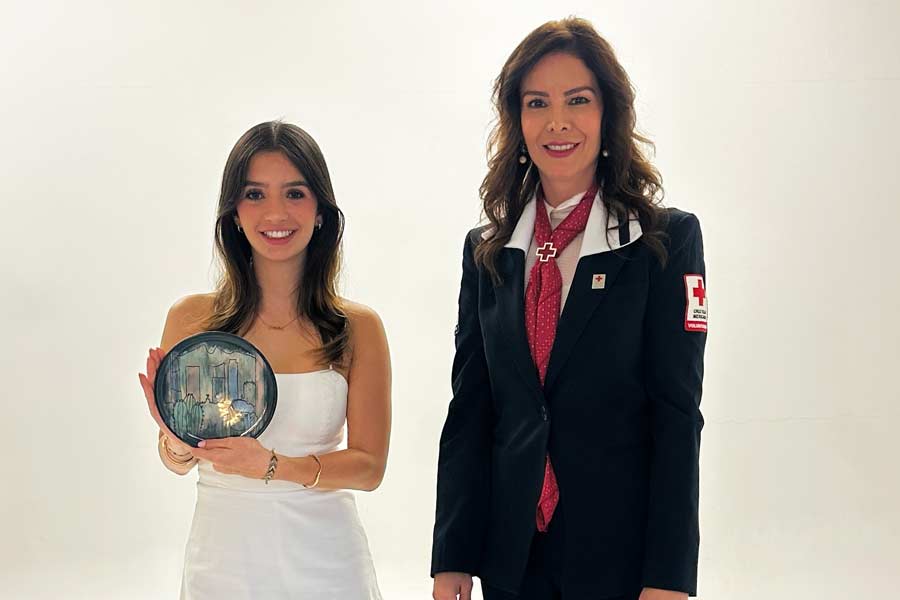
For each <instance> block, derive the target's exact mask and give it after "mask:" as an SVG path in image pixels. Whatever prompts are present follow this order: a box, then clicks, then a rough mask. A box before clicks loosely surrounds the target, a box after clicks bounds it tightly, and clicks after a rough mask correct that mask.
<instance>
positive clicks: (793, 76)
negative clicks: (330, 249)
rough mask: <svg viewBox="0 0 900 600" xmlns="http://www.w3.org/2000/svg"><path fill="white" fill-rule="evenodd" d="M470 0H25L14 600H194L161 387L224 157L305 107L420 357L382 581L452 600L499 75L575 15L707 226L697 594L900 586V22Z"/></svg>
mask: <svg viewBox="0 0 900 600" xmlns="http://www.w3.org/2000/svg"><path fill="white" fill-rule="evenodd" d="M441 4H443V3H441ZM447 4H448V5H447V6H440V5H439V4H438V3H422V2H404V3H402V4H401V3H395V4H390V5H381V4H380V3H374V2H364V1H359V2H331V3H324V2H311V1H296V0H295V1H291V2H274V1H273V2H260V3H254V2H249V1H247V2H234V1H231V2H191V3H188V2H171V1H167V2H157V1H154V2H150V1H145V2H141V3H138V2H119V3H105V2H104V3H101V2H96V1H82V2H55V3H40V2H33V3H31V2H29V3H26V2H24V1H22V2H15V3H10V2H3V11H2V13H3V18H2V21H0V51H2V56H3V60H2V62H0V178H2V188H0V198H2V200H0V201H2V215H3V224H2V236H0V244H2V246H0V277H2V279H0V281H2V288H0V289H2V295H0V303H2V305H0V308H2V311H0V314H2V319H3V322H2V327H3V332H4V334H5V337H6V340H5V343H3V344H2V345H0V369H2V380H3V383H2V386H0V387H2V389H3V391H4V392H5V393H4V396H5V397H4V398H3V400H2V404H0V406H2V410H3V422H4V424H5V425H6V426H5V427H4V431H5V432H4V434H3V436H2V438H0V440H2V441H0V444H2V461H0V462H2V473H0V476H2V479H0V481H2V482H3V483H2V485H3V489H2V492H0V527H2V535H0V597H2V598H59V597H63V596H65V597H67V598H91V599H102V598H111V599H112V598H115V599H119V598H129V599H137V598H148V599H150V598H171V597H173V596H175V595H176V594H177V589H178V585H179V580H180V564H181V557H182V552H183V548H184V543H185V540H186V535H187V531H188V527H189V524H190V517H191V512H192V509H193V500H194V480H195V477H196V475H191V476H189V477H187V478H178V477H176V476H174V475H172V474H171V473H169V472H168V471H166V470H165V469H164V468H163V467H162V466H161V465H160V464H159V462H158V459H157V457H156V450H155V440H156V436H155V427H154V425H153V423H152V421H151V420H150V417H149V416H148V415H147V414H146V407H145V403H144V400H143V397H142V394H141V391H140V388H139V386H138V382H137V376H136V373H137V372H138V370H139V369H141V368H142V361H143V359H144V357H145V354H146V350H147V348H148V347H149V346H151V345H155V344H157V343H158V342H159V336H160V333H161V330H162V325H163V320H164V317H165V314H166V310H167V308H168V307H169V306H170V305H171V303H172V302H173V301H174V300H175V299H177V298H178V297H180V296H183V295H185V294H188V293H194V292H201V291H206V290H209V289H211V286H212V283H213V273H214V272H213V270H212V268H211V259H212V225H213V213H214V207H215V202H216V198H217V192H218V185H219V178H220V176H221V172H222V168H223V166H224V162H225V158H226V156H227V153H228V151H229V149H230V148H231V146H232V144H233V143H234V142H235V141H236V140H237V138H238V137H239V136H240V134H241V133H243V132H244V131H245V130H246V129H247V128H249V127H250V126H251V125H253V124H255V123H258V122H260V121H264V120H269V119H272V118H278V117H283V118H285V119H286V120H288V121H290V122H294V123H297V124H299V125H300V126H302V127H304V128H305V129H307V130H308V131H309V132H310V133H311V134H312V135H313V136H314V137H315V138H316V139H317V140H318V141H319V143H320V145H321V147H322V149H323V151H324V153H325V156H326V158H327V160H328V163H329V166H330V169H331V173H332V178H333V180H334V183H335V188H336V192H337V198H338V202H339V204H340V205H341V206H342V208H343V210H344V211H345V213H346V215H347V223H348V225H347V233H346V244H345V249H346V268H345V272H344V276H343V286H342V289H343V293H344V294H345V295H346V296H348V297H350V298H353V299H356V300H359V301H361V302H364V303H366V304H369V305H370V306H372V307H373V308H375V309H376V310H377V311H378V312H379V313H380V314H381V316H382V318H383V319H384V322H385V325H386V328H387V331H388V336H389V340H390V343H391V347H392V355H393V364H394V372H395V386H394V415H395V420H394V433H393V438H392V445H391V454H390V461H389V465H388V472H387V475H386V478H385V481H384V483H383V485H382V486H381V488H380V489H378V490H377V491H376V492H374V493H371V494H359V495H358V496H357V497H358V502H359V506H360V511H361V514H362V517H363V520H364V523H365V525H366V528H367V531H368V534H369V539H370V544H371V547H372V551H373V554H374V558H375V561H376V568H377V571H378V574H379V580H380V582H381V587H382V591H383V593H384V596H385V598H386V599H391V600H393V599H401V600H402V599H412V598H429V597H430V590H431V587H430V586H431V582H430V579H429V578H428V566H429V553H430V543H431V526H432V518H433V514H434V478H435V465H436V460H437V442H438V436H439V432H440V427H441V425H442V423H443V418H444V415H445V412H446V405H447V402H448V400H449V369H450V361H451V357H452V331H453V327H454V324H455V319H456V315H455V311H456V295H457V292H458V284H459V275H460V267H459V265H460V260H461V248H462V241H463V237H464V234H465V232H466V230H467V229H468V228H469V227H471V226H473V225H474V224H475V223H476V221H477V220H478V217H479V204H478V198H477V187H478V184H479V183H480V181H481V178H482V177H483V175H484V171H485V159H484V154H485V151H484V144H485V138H486V134H487V131H488V127H489V124H490V120H491V118H492V115H491V108H490V104H489V96H490V87H491V82H492V79H493V78H494V77H495V76H496V74H497V73H498V72H499V70H500V67H501V66H502V64H503V61H504V60H505V58H506V57H507V55H508V54H509V53H510V52H511V51H512V49H513V47H514V46H515V45H516V44H517V43H518V41H519V40H520V39H521V38H522V37H524V35H525V34H527V33H528V32H529V31H530V30H531V29H533V28H534V27H536V26H537V25H539V24H540V23H542V22H544V21H546V20H548V19H551V18H560V17H563V16H565V15H567V14H577V15H579V16H583V17H586V18H589V19H591V20H592V21H593V22H594V24H595V25H596V26H597V28H598V29H599V30H600V32H601V33H602V34H603V35H605V36H606V37H607V38H608V39H609V40H610V41H611V43H612V44H613V46H614V47H615V48H616V49H617V51H618V55H619V58H620V60H621V61H622V63H623V64H624V65H625V67H626V69H627V70H628V72H629V74H630V75H631V77H632V79H633V81H634V84H635V86H636V88H637V90H638V116H639V121H640V126H641V128H642V129H643V130H644V131H645V132H646V133H648V135H650V137H651V138H652V139H654V140H655V141H656V142H657V146H658V152H657V157H656V164H657V165H658V167H659V168H660V170H661V171H662V173H663V176H664V181H665V185H666V190H667V203H668V204H670V205H672V206H677V207H679V208H683V209H686V210H690V211H692V212H695V213H696V214H697V215H698V216H699V217H700V220H701V223H702V225H703V229H704V234H705V242H706V258H707V266H708V280H709V282H708V285H709V297H710V299H711V303H712V317H711V329H710V335H709V343H708V346H707V377H706V385H705V394H704V403H703V410H704V414H705V416H706V419H707V425H706V428H705V430H704V441H703V451H702V464H703V467H702V491H701V529H702V540H703V541H702V544H701V557H700V562H701V564H700V597H701V598H703V599H712V600H720V599H727V600H743V599H748V600H749V599H757V598H766V599H767V600H780V599H786V600H787V599H791V600H806V599H810V600H811V599H817V600H830V599H838V598H840V599H845V598H870V597H892V596H893V595H895V594H896V589H897V586H898V584H900V576H898V573H900V501H898V492H900V481H898V469H897V466H896V459H897V458H898V450H897V445H896V442H895V439H896V429H897V421H898V418H900V408H898V407H900V402H898V400H900V392H898V386H897V382H896V381H897V380H896V370H897V364H898V359H900V347H898V339H900V319H898V316H897V313H896V309H897V307H898V306H900V277H898V275H900V273H898V271H900V269H898V267H897V258H898V252H897V250H896V247H895V243H896V238H897V227H898V223H900V208H898V200H900V198H898V193H897V191H896V189H897V187H896V185H895V182H894V181H893V177H894V175H895V174H896V167H895V157H896V143H897V140H898V139H900V119H898V116H897V113H896V107H897V106H900V43H898V41H897V39H898V38H897V35H896V31H897V29H898V27H900V5H898V3H897V2H896V1H888V2H878V1H873V0H870V1H862V0H861V1H858V2H854V3H851V2H837V1H835V0H825V1H822V0H819V1H812V0H797V1H792V2H785V1H775V0H758V1H756V2H735V1H733V0H732V1H727V2H717V3H712V2H700V1H696V0H694V1H690V2H680V3H671V2H664V1H658V2H650V1H634V0H632V1H628V2H626V1H619V0H617V1H608V2H604V1H597V0H592V1H585V2H561V3H559V2H549V1H547V0H544V1H541V2H538V1H526V0H517V1H515V2H511V1H508V2H496V1H495V2H490V3H488V2H476V1H468V2H461V1H457V2H453V3H447ZM885 182H886V183H885ZM479 597H480V596H479Z"/></svg>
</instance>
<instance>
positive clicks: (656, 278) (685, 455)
mask: <svg viewBox="0 0 900 600" xmlns="http://www.w3.org/2000/svg"><path fill="white" fill-rule="evenodd" d="M669 223H670V225H669V227H668V235H669V244H668V249H669V255H668V260H667V262H666V264H665V266H664V267H663V266H661V265H659V264H658V263H657V266H656V267H655V268H654V269H653V270H652V271H651V275H650V282H651V283H650V293H649V299H648V303H647V313H646V316H645V330H644V335H645V340H644V344H645V350H646V351H645V354H644V356H645V365H644V373H645V385H646V391H647V396H648V398H649V401H650V415H651V433H652V441H653V449H652V458H651V466H650V494H649V506H648V516H647V531H646V544H645V548H646V550H645V555H644V565H643V581H642V584H643V586H644V587H653V588H660V589H665V590H675V591H681V592H687V593H688V594H690V595H691V596H694V595H696V592H697V560H698V552H699V546H700V528H699V518H698V502H699V472H700V431H701V429H702V428H703V416H702V414H701V413H700V396H701V393H702V385H703V352H704V347H705V345H706V331H705V327H703V328H702V331H697V330H696V328H694V329H691V330H688V325H687V322H686V314H687V307H688V300H687V294H688V291H687V280H686V278H685V275H700V276H702V277H703V280H704V282H705V280H706V268H705V265H704V261H703V239H702V235H701V232H700V223H699V222H698V221H697V218H696V217H695V216H694V215H692V214H688V213H681V212H676V213H675V214H674V215H671V217H670V221H669ZM704 285H705V283H704ZM704 302H705V300H704Z"/></svg>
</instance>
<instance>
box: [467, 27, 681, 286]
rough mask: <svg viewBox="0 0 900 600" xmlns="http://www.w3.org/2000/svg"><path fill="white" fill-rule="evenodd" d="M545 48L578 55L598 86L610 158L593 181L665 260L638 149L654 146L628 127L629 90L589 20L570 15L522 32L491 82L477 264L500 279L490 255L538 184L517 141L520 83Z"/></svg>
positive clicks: (653, 196) (652, 177)
mask: <svg viewBox="0 0 900 600" xmlns="http://www.w3.org/2000/svg"><path fill="white" fill-rule="evenodd" d="M552 52H565V53H569V54H572V55H573V56H576V57H578V58H579V59H581V61H582V62H584V64H585V65H586V66H587V68H588V69H589V70H590V71H591V72H592V73H593V74H594V77H596V79H597V83H598V85H599V86H600V95H601V97H602V100H603V119H602V122H601V125H600V129H601V131H600V133H601V144H602V147H603V148H604V149H606V150H607V151H608V152H609V156H608V157H603V156H600V157H599V160H598V161H597V181H598V182H599V183H600V185H601V189H602V192H603V193H602V198H603V201H604V203H605V204H606V206H607V208H608V213H614V214H616V215H617V216H618V218H619V219H623V218H627V216H626V215H628V214H629V212H630V211H634V212H635V213H637V216H638V219H639V220H640V223H641V228H642V230H643V232H644V233H643V235H642V237H641V239H642V240H643V241H644V243H646V244H648V245H649V246H650V247H651V248H652V249H653V250H654V252H655V253H656V254H657V255H658V256H659V258H660V261H662V262H665V259H666V252H665V248H664V246H663V244H662V241H661V237H662V235H663V234H662V233H661V230H662V223H661V220H662V219H663V215H664V214H665V213H664V212H663V211H662V210H660V208H659V207H658V204H659V203H660V202H661V201H662V196H663V188H662V180H661V177H660V175H659V172H658V171H657V170H656V168H655V167H654V166H653V165H652V164H650V162H649V161H648V160H647V158H646V157H645V156H644V154H643V152H642V151H641V147H640V146H641V145H646V146H649V147H650V149H652V148H653V143H652V142H651V141H650V140H649V139H647V138H646V137H644V136H642V135H640V134H639V133H637V132H636V131H635V113H634V88H633V87H632V85H631V81H630V80H629V79H628V75H627V74H626V73H625V70H624V69H623V68H622V65H620V64H619V62H618V60H616V56H615V53H614V52H613V49H612V47H611V46H610V45H609V43H608V42H607V41H606V40H604V39H603V38H602V37H600V35H599V34H598V33H597V31H596V30H595V29H594V27H593V26H592V25H591V23H590V22H589V21H586V20H584V19H579V18H575V17H569V18H567V19H563V20H561V21H550V22H547V23H544V24H543V25H541V26H540V27H538V28H537V29H535V30H534V31H532V32H531V33H529V34H528V36H526V37H525V39H524V40H522V42H521V43H520V44H519V45H518V46H517V47H516V49H515V50H513V53H512V54H511V55H510V56H509V58H508V59H507V60H506V64H504V65H503V70H502V71H500V75H499V76H498V77H497V79H496V80H495V81H494V94H493V102H494V108H495V110H496V112H497V120H496V123H495V125H494V128H493V130H492V131H491V135H490V138H489V140H488V173H487V175H486V176H485V178H484V181H483V182H482V184H481V189H480V192H481V199H482V202H483V211H484V215H485V217H487V219H488V221H490V224H491V226H492V228H493V229H494V232H493V235H492V236H491V237H489V238H488V239H485V240H482V241H481V243H479V245H478V247H477V248H476V250H475V258H476V261H477V262H478V263H479V264H481V265H482V266H484V267H485V268H486V269H487V270H488V271H489V272H490V274H491V276H492V278H493V279H494V281H495V282H499V275H498V273H497V270H496V267H495V264H494V262H495V260H496V256H497V253H498V252H499V251H500V249H501V248H502V247H503V246H504V245H505V244H506V243H507V242H508V241H509V238H510V237H511V236H512V232H513V229H515V226H516V222H517V221H518V220H519V217H520V216H521V215H522V210H523V208H524V207H525V204H527V202H528V200H529V199H530V198H531V196H532V195H533V194H534V191H535V189H536V188H537V184H538V183H539V181H540V176H539V174H538V173H537V169H536V168H532V163H531V160H528V161H527V163H526V164H521V163H520V162H519V152H520V150H519V149H520V148H521V147H522V145H523V143H524V138H523V136H522V127H521V112H522V99H521V85H522V81H523V80H524V79H525V77H526V76H527V74H528V73H529V72H530V71H531V69H532V68H533V67H534V66H535V64H537V62H538V61H540V60H541V58H543V57H544V56H546V55H547V54H550V53H552ZM607 229H608V223H607ZM607 235H608V232H607Z"/></svg>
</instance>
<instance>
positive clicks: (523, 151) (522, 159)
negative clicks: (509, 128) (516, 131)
mask: <svg viewBox="0 0 900 600" xmlns="http://www.w3.org/2000/svg"><path fill="white" fill-rule="evenodd" d="M527 162H528V148H526V147H525V142H522V147H521V148H519V164H520V165H524V164H525V163H527Z"/></svg>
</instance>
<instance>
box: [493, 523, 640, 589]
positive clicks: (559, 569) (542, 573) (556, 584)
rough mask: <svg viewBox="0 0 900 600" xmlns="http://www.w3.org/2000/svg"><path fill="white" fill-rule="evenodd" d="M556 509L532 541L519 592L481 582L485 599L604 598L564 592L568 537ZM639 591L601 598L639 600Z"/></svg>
mask: <svg viewBox="0 0 900 600" xmlns="http://www.w3.org/2000/svg"><path fill="white" fill-rule="evenodd" d="M562 512H563V511H562V510H559V508H557V510H556V512H555V513H554V514H553V518H552V519H551V520H550V527H548V528H547V532H546V533H541V532H536V533H535V534H534V538H533V539H532V541H531V550H530V552H529V554H528V566H527V567H526V569H525V576H524V577H523V579H522V586H521V587H520V589H519V593H518V594H512V593H510V592H507V591H505V590H501V589H497V588H495V587H491V585H490V584H488V583H485V582H483V581H482V582H481V593H482V595H483V596H484V600H601V598H602V597H600V596H597V595H596V594H592V595H591V596H590V597H575V596H571V595H566V594H563V590H562V587H563V585H562V574H563V566H564V565H565V554H564V553H565V540H564V539H563V530H564V528H565V527H564V526H563V515H562ZM638 596H640V590H635V591H634V593H633V594H630V595H626V596H616V597H613V598H602V600H638Z"/></svg>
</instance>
